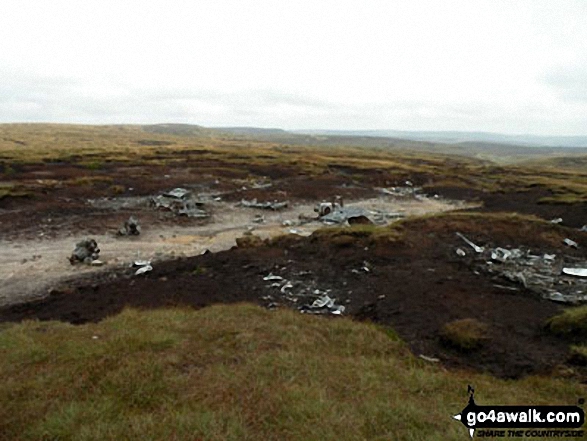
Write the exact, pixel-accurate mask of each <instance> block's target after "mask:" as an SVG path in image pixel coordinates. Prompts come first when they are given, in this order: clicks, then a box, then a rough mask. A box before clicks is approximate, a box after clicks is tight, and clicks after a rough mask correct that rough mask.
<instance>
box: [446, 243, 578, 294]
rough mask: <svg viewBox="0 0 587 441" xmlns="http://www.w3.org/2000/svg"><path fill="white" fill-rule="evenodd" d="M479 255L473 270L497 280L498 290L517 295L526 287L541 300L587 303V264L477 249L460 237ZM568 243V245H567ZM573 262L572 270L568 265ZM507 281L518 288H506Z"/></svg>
mask: <svg viewBox="0 0 587 441" xmlns="http://www.w3.org/2000/svg"><path fill="white" fill-rule="evenodd" d="M457 234H458V235H459V237H461V238H462V239H463V240H465V241H466V242H467V243H468V244H469V245H471V247H472V248H473V249H475V251H477V249H481V250H482V251H477V253H478V254H477V255H476V256H474V257H472V261H471V263H472V267H473V268H472V269H473V270H474V271H475V272H476V273H480V272H485V273H487V274H490V275H491V276H493V277H494V280H495V281H496V282H497V283H495V284H494V286H495V287H496V288H500V289H504V290H509V291H518V290H519V289H520V287H523V288H525V289H527V290H529V291H531V292H533V293H536V294H538V295H540V296H541V297H543V298H545V299H548V300H552V301H555V302H561V303H581V302H587V279H585V278H587V262H580V261H578V259H577V258H573V257H571V256H557V255H555V254H547V253H544V254H541V255H537V254H533V253H532V252H531V251H530V250H529V249H523V248H511V249H506V248H502V247H495V248H488V249H483V248H481V247H477V246H476V245H474V244H473V243H472V242H470V241H469V240H468V239H466V238H465V237H464V236H462V235H461V234H460V233H457ZM565 243H566V242H565ZM570 262H572V266H573V267H570V266H568V263H570ZM503 280H507V281H509V282H512V283H513V284H515V285H517V286H507V285H504V284H502V283H500V281H503Z"/></svg>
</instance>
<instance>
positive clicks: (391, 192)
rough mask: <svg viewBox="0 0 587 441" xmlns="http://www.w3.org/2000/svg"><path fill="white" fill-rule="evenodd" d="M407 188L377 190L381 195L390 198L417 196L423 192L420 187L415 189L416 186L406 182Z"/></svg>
mask: <svg viewBox="0 0 587 441" xmlns="http://www.w3.org/2000/svg"><path fill="white" fill-rule="evenodd" d="M405 184H406V186H405V187H390V188H377V189H376V190H379V191H380V192H381V193H383V194H386V195H388V196H395V197H409V196H416V195H417V193H419V192H420V191H422V189H421V188H420V187H414V185H413V184H412V183H411V182H410V181H406V183H405Z"/></svg>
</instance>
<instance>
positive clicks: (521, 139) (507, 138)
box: [294, 130, 587, 147]
mask: <svg viewBox="0 0 587 441" xmlns="http://www.w3.org/2000/svg"><path fill="white" fill-rule="evenodd" d="M294 133H300V134H302V133H303V134H310V135H326V136H360V137H362V136H372V137H376V138H399V139H408V140H412V141H427V142H441V143H446V144H460V143H473V142H475V143H479V142H480V143H491V144H508V145H521V146H535V147H587V136H537V135H502V134H499V133H488V132H417V131H402V130H297V131H295V132H294Z"/></svg>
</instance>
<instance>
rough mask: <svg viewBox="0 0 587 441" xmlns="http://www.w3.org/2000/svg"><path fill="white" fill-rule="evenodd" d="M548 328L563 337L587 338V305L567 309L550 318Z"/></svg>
mask: <svg viewBox="0 0 587 441" xmlns="http://www.w3.org/2000/svg"><path fill="white" fill-rule="evenodd" d="M546 328H547V329H548V330H549V331H550V332H552V333H553V334H555V335H559V336H562V337H587V305H584V306H578V307H574V308H569V309H566V310H565V311H563V312H562V313H560V314H559V315H556V316H554V317H552V318H550V319H549V320H548V321H547V323H546Z"/></svg>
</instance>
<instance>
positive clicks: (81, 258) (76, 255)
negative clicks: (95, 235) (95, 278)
mask: <svg viewBox="0 0 587 441" xmlns="http://www.w3.org/2000/svg"><path fill="white" fill-rule="evenodd" d="M99 254H100V248H98V243H97V242H96V241H95V240H94V239H84V240H82V241H81V242H78V243H77V244H76V245H75V249H74V250H73V253H72V254H71V257H70V258H69V262H70V263H71V264H72V265H75V264H76V263H86V264H91V263H92V262H93V261H95V260H98V255H99Z"/></svg>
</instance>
